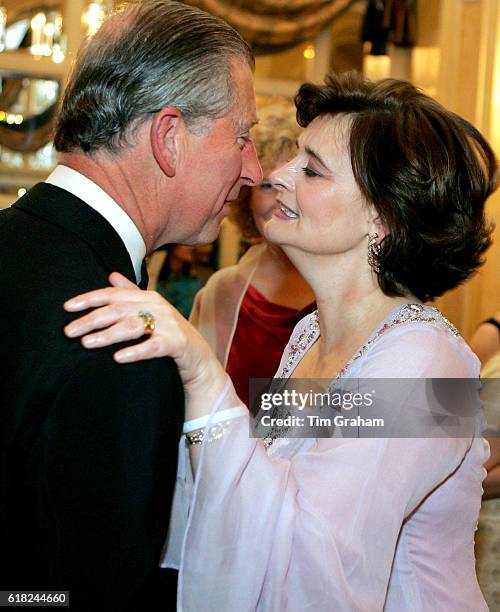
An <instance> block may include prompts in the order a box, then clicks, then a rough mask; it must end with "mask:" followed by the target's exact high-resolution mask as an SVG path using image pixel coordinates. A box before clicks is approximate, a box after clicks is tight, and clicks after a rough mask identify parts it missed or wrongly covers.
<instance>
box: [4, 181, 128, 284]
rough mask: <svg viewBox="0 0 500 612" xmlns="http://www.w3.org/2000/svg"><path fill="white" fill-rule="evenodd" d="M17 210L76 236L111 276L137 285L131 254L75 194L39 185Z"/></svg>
mask: <svg viewBox="0 0 500 612" xmlns="http://www.w3.org/2000/svg"><path fill="white" fill-rule="evenodd" d="M13 208H17V209H19V210H23V211H24V212H26V213H28V214H30V215H34V216H36V217H39V218H41V219H45V220H46V221H48V222H50V223H54V224H55V225H58V226H60V227H62V228H64V229H65V230H67V231H69V232H71V233H73V234H75V235H76V236H78V238H80V239H81V240H83V241H84V242H86V243H87V244H88V245H89V246H90V247H91V248H92V249H93V250H94V252H95V253H96V254H97V255H98V257H99V258H100V259H101V261H102V262H103V264H104V265H105V267H106V268H108V270H109V272H110V273H111V272H121V273H122V274H123V275H124V276H126V277H127V278H128V279H129V280H131V281H132V282H134V283H135V282H136V278H135V272H134V268H133V265H132V262H131V260H130V256H129V254H128V251H127V249H126V248H125V245H124V244H123V241H122V239H121V238H120V236H119V235H118V233H117V232H116V231H115V229H114V228H113V226H112V225H110V223H109V222H108V221H107V220H106V219H105V218H104V217H103V216H102V215H100V214H99V213H98V212H97V211H95V210H94V209H93V208H91V207H90V206H88V205H87V204H86V203H85V202H83V201H82V200H80V198H77V197H76V196H74V195H73V194H72V193H69V192H68V191H66V190H65V189H61V188H60V187H56V186H55V185H50V184H49V183H38V184H37V185H35V186H34V187H33V188H32V189H30V190H29V191H28V192H27V193H26V194H25V195H24V196H23V197H22V198H20V199H19V200H18V201H17V202H16V203H15V204H13Z"/></svg>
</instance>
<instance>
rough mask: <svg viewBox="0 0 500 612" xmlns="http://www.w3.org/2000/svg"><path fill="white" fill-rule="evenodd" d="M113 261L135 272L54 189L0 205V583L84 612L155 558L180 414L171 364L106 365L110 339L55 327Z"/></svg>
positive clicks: (118, 245)
mask: <svg viewBox="0 0 500 612" xmlns="http://www.w3.org/2000/svg"><path fill="white" fill-rule="evenodd" d="M114 270H116V271H119V272H121V273H122V274H124V275H125V276H127V277H128V278H129V279H131V280H133V281H134V282H135V275H134V270H133V267H132V263H131V261H130V258H129V255H128V253H127V251H126V249H125V246H124V244H123V242H122V241H121V239H120V237H119V236H118V234H117V233H116V232H115V230H114V229H113V228H112V227H111V225H110V224H109V223H108V222H107V221H106V220H105V219H104V218H103V217H102V216H101V215H99V214H98V213H97V212H96V211H94V210H93V209H92V208H90V207H89V206H87V205H86V204H85V203H83V202H82V201H81V200H80V199H79V198H77V197H75V196H73V195H71V194H70V193H68V192H66V191H65V190H63V189H60V188H58V187H55V186H52V185H49V184H45V183H41V184H39V185H36V186H35V187H34V188H33V189H31V190H30V191H29V192H28V193H27V194H26V195H25V196H24V197H23V198H21V199H20V200H19V201H18V202H17V203H16V204H15V205H14V206H12V207H11V208H9V209H7V210H4V211H1V212H0V291H1V301H0V304H1V306H0V559H1V562H0V590H8V589H30V590H35V589H44V590H49V589H64V590H70V592H71V593H70V599H71V601H72V606H71V607H72V608H81V609H85V610H92V609H98V608H100V607H102V606H103V605H104V606H105V607H107V608H108V609H123V608H125V607H126V606H127V605H128V602H130V601H131V600H133V598H134V597H137V593H140V589H141V588H142V587H143V585H145V584H147V583H148V581H149V580H150V576H151V574H152V573H153V572H154V571H155V568H157V566H158V561H159V558H160V553H161V549H162V545H163V543H164V540H165V537H166V532H167V527H168V522H169V513H170V506H171V501H172V492H173V487H174V481H175V474H176V466H177V448H178V441H179V437H180V435H181V428H182V422H183V419H184V414H183V409H184V397H183V391H182V385H181V382H180V379H179V375H178V371H177V369H176V367H175V364H174V363H173V361H172V360H170V359H156V360H151V361H145V362H139V363H135V364H127V365H118V364H116V363H115V362H114V361H113V359H112V354H113V352H114V351H116V349H117V346H116V345H115V346H113V347H110V348H105V349H97V350H92V351H88V350H85V349H83V348H82V347H81V344H80V341H79V340H69V339H67V338H66V337H65V336H64V334H63V327H64V325H65V324H67V323H68V322H69V321H70V320H72V319H74V318H75V315H71V314H68V313H66V312H65V311H64V309H63V302H64V301H65V300H67V299H68V298H70V297H72V296H74V295H76V294H79V293H82V292H85V291H88V290H91V289H96V288H99V287H104V286H108V285H109V283H108V281H107V277H108V275H109V273H110V272H111V271H114ZM122 346H124V345H122ZM139 600H140V597H139ZM165 603H167V602H165Z"/></svg>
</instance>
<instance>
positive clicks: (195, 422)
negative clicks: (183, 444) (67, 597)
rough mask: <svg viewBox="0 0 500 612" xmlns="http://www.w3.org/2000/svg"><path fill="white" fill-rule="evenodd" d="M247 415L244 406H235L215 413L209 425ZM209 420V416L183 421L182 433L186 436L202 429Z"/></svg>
mask: <svg viewBox="0 0 500 612" xmlns="http://www.w3.org/2000/svg"><path fill="white" fill-rule="evenodd" d="M245 414H248V409H247V408H245V406H237V407H236V408H226V410H220V411H219V412H216V413H215V414H214V416H213V418H212V420H211V424H212V425H215V424H216V423H220V422H221V421H228V420H229V419H236V418H237V417H240V416H244V415H245ZM209 419H210V415H209V414H207V415H206V416H202V417H199V418H197V419H191V420H190V421H185V422H184V426H183V427H182V433H184V434H187V433H190V432H192V431H196V430H197V429H202V428H203V427H205V426H206V424H207V423H208V421H209Z"/></svg>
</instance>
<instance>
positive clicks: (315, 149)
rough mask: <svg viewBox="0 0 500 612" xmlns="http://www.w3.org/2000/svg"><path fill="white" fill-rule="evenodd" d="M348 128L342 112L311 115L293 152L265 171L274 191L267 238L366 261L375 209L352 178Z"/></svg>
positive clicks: (284, 244) (310, 251) (266, 226)
mask: <svg viewBox="0 0 500 612" xmlns="http://www.w3.org/2000/svg"><path fill="white" fill-rule="evenodd" d="M349 129H350V127H349V119H348V118H347V117H346V116H345V115H344V116H342V115H338V116H335V117H331V116H327V115H325V116H320V117H317V118H316V119H314V121H312V122H311V124H310V125H309V127H308V128H307V129H306V130H304V131H303V133H302V134H301V136H300V138H299V149H298V153H297V155H296V157H295V158H294V159H292V160H291V161H290V162H288V163H287V164H285V165H284V166H282V167H281V168H279V169H278V170H276V171H275V172H273V173H272V174H271V183H272V184H273V186H274V187H275V189H276V190H277V191H278V193H277V196H276V197H277V205H276V206H275V208H274V211H273V214H272V215H271V216H270V217H269V219H268V220H267V222H266V223H265V224H264V228H263V234H264V236H265V237H266V238H267V239H268V240H269V241H270V242H274V243H276V244H279V245H281V246H284V247H286V246H290V247H295V248H297V249H299V250H301V251H304V252H307V253H316V254H333V253H347V252H351V251H358V252H359V254H360V257H362V258H363V261H365V260H366V249H367V234H369V233H371V232H373V231H376V228H375V227H374V225H373V220H374V218H375V217H376V213H375V212H374V209H373V207H371V206H369V205H368V204H367V203H366V201H365V199H364V198H363V196H362V194H361V192H360V190H359V188H358V186H357V184H356V181H355V179H354V175H353V172H352V168H351V160H350V153H349V145H348V143H349ZM379 235H380V233H379Z"/></svg>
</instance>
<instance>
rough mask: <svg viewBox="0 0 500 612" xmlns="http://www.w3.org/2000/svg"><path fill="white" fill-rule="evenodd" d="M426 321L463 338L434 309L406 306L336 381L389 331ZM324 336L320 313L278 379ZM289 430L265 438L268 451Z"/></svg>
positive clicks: (313, 317)
mask: <svg viewBox="0 0 500 612" xmlns="http://www.w3.org/2000/svg"><path fill="white" fill-rule="evenodd" d="M418 321H422V322H425V323H438V324H439V325H441V326H443V327H444V328H445V329H447V330H448V331H449V332H451V333H452V334H453V335H454V336H460V333H459V332H458V330H457V328H456V327H455V326H454V325H453V324H452V323H450V321H448V319H447V318H446V317H445V316H443V315H442V314H441V313H440V312H439V310H438V309H437V308H434V306H423V305H422V304H403V305H402V306H401V307H400V308H398V310H397V311H396V312H395V313H394V314H393V315H392V316H391V317H390V318H389V320H388V321H386V322H385V323H384V324H383V325H382V326H381V327H380V328H379V329H378V330H377V331H376V332H374V333H373V334H372V335H371V336H370V337H369V338H368V340H367V341H366V342H365V344H363V346H362V347H361V348H360V349H359V350H358V351H357V352H356V353H355V354H354V355H353V356H352V357H351V359H349V361H348V362H347V363H346V364H345V365H344V367H343V368H342V369H341V370H339V372H338V373H337V375H336V376H335V379H339V378H342V377H343V376H344V375H345V373H346V371H347V370H348V369H349V367H350V366H351V364H352V363H353V362H354V361H356V360H357V359H359V358H360V357H362V356H363V355H364V354H365V353H366V352H367V351H368V350H369V349H370V348H371V347H372V346H373V344H375V342H377V340H378V339H379V338H380V337H381V336H382V335H383V334H385V333H386V332H387V331H388V330H389V329H392V328H393V327H397V326H399V325H404V324H408V323H415V322H418ZM319 333H320V327H319V318H318V311H317V310H315V311H314V312H313V313H311V315H310V317H309V320H308V322H307V326H306V328H305V329H304V331H302V333H301V334H300V335H299V337H298V338H297V341H296V342H295V343H294V344H292V346H291V347H290V349H289V352H288V357H287V360H286V362H285V365H284V366H283V367H282V368H281V371H278V373H277V374H276V377H275V378H288V376H289V374H290V373H291V371H292V370H293V369H294V367H295V366H296V365H297V363H298V362H299V361H300V358H301V357H302V355H303V354H304V353H305V352H306V351H307V350H308V348H309V346H310V345H311V344H312V343H313V342H315V341H316V339H317V338H318V335H319ZM288 429H289V428H288V427H284V428H277V429H276V431H275V432H273V434H271V435H270V436H268V437H266V438H264V445H265V446H266V447H267V448H268V447H269V446H271V445H272V444H273V442H274V441H275V440H276V438H278V437H280V436H283V435H284V434H286V431H287V430H288Z"/></svg>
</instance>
